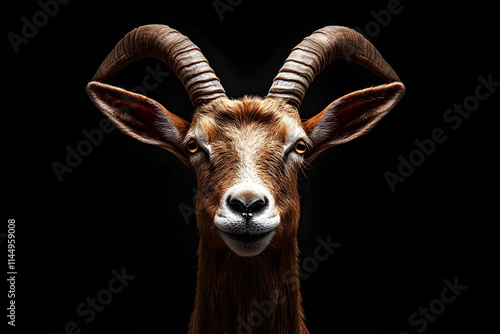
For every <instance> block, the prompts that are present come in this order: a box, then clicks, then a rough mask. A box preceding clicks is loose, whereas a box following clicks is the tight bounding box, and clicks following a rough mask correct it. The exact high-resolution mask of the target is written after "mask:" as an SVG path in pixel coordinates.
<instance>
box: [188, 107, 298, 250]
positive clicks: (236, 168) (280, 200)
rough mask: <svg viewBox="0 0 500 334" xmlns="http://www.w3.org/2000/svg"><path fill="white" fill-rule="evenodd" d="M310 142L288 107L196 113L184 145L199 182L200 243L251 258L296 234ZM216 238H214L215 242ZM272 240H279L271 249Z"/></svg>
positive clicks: (198, 214) (217, 110) (206, 109)
mask: <svg viewBox="0 0 500 334" xmlns="http://www.w3.org/2000/svg"><path fill="white" fill-rule="evenodd" d="M307 142H308V138H307V135H306V133H305V131H304V129H303V128H302V123H301V121H300V119H299V117H298V114H297V112H296V111H295V110H294V109H293V108H292V107H290V106H289V105H288V104H286V103H278V102H277V101H275V100H265V99H264V100H263V99H258V98H243V99H242V100H229V99H224V100H219V101H217V102H215V103H211V104H209V105H207V106H204V107H203V108H200V110H199V111H198V112H197V113H196V114H195V116H194V118H193V122H192V125H191V128H190V129H189V131H188V132H187V135H186V138H185V143H186V147H187V150H188V151H189V163H190V164H191V165H192V167H193V169H194V170H195V171H196V175H197V180H198V194H197V203H196V206H197V217H198V225H199V226H198V228H199V230H200V236H209V237H208V238H206V240H207V241H206V242H209V243H213V244H214V245H213V246H214V247H219V248H220V247H225V245H223V244H221V243H220V240H221V238H222V240H223V241H224V242H225V244H226V245H227V246H228V247H229V248H230V249H231V250H232V251H234V252H235V253H236V254H238V255H241V256H253V255H257V254H259V253H260V252H261V251H263V250H264V249H265V248H266V247H267V246H268V245H269V244H270V245H271V247H274V248H278V249H279V248H280V240H282V239H286V235H293V234H295V233H296V232H297V231H296V230H297V226H289V225H291V222H296V221H297V220H298V219H290V218H292V217H293V218H295V217H297V216H298V211H299V208H298V203H299V200H298V192H297V174H298V172H299V170H300V168H301V166H302V164H303V163H304V153H305V149H306V145H307ZM214 234H216V235H214ZM271 240H273V241H272V242H271Z"/></svg>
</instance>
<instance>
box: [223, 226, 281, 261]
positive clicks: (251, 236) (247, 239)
mask: <svg viewBox="0 0 500 334" xmlns="http://www.w3.org/2000/svg"><path fill="white" fill-rule="evenodd" d="M220 234H221V236H222V239H223V240H224V242H225V243H226V244H227V246H228V247H229V248H230V249H231V250H232V251H233V252H235V253H236V254H238V255H240V256H255V255H257V254H259V253H260V252H262V251H263V250H264V249H265V248H266V247H267V245H269V243H270V242H271V239H272V238H273V236H274V231H272V230H271V231H268V232H264V233H249V232H246V233H239V234H233V233H228V232H224V231H220Z"/></svg>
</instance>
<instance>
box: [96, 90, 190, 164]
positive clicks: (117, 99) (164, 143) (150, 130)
mask: <svg viewBox="0 0 500 334" xmlns="http://www.w3.org/2000/svg"><path fill="white" fill-rule="evenodd" d="M87 94H88V95H89V96H90V99H91V100H92V101H93V102H94V103H95V105H96V106H97V107H98V108H99V109H100V110H101V111H102V112H103V113H104V114H105V115H106V116H107V117H109V119H110V120H111V121H112V122H113V123H114V124H115V125H116V126H117V127H118V128H119V129H120V130H121V131H122V132H124V133H126V134H128V135H130V136H132V137H134V138H136V139H138V140H140V141H142V142H145V143H147V144H152V145H156V146H159V147H162V148H164V149H166V150H168V151H170V152H172V153H173V154H175V155H176V156H177V157H178V158H179V159H181V160H182V161H183V162H186V161H187V157H186V153H185V149H184V147H183V144H182V143H183V140H184V137H185V135H186V133H187V131H188V129H189V126H190V124H189V123H188V122H186V121H185V120H183V119H182V118H180V117H179V116H176V115H174V114H172V113H171V112H169V111H168V110H167V109H165V108H164V107H163V106H162V105H161V104H159V103H158V102H156V101H155V100H153V99H150V98H148V97H146V96H143V95H140V94H135V93H132V92H129V91H126V90H124V89H121V88H118V87H115V86H111V85H107V84H104V83H100V82H97V81H92V82H90V83H89V84H88V85H87Z"/></svg>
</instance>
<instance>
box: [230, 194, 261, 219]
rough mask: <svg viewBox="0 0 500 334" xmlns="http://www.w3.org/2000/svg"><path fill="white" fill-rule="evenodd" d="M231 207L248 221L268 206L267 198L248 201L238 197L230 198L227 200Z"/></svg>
mask: <svg viewBox="0 0 500 334" xmlns="http://www.w3.org/2000/svg"><path fill="white" fill-rule="evenodd" d="M227 201H228V203H229V206H230V207H231V208H232V209H233V210H234V211H236V212H239V213H241V215H242V216H243V217H245V218H246V219H247V220H248V219H250V218H251V217H252V216H253V215H254V214H255V213H259V211H262V210H263V209H264V208H265V207H266V206H267V203H268V201H267V199H266V198H259V197H257V198H252V199H250V200H248V201H245V200H243V199H242V198H239V197H237V196H233V197H229V198H228V199H227Z"/></svg>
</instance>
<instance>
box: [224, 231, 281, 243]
mask: <svg viewBox="0 0 500 334" xmlns="http://www.w3.org/2000/svg"><path fill="white" fill-rule="evenodd" d="M221 232H222V231H221ZM222 233H224V234H226V235H227V236H228V237H229V238H231V239H233V240H235V241H238V242H241V243H252V242H258V241H260V240H262V239H263V238H265V237H266V236H268V235H269V234H270V233H272V231H269V232H265V233H250V232H247V233H242V234H232V233H227V232H222Z"/></svg>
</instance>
